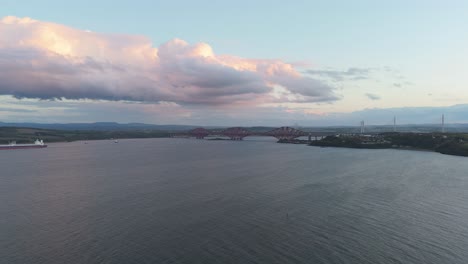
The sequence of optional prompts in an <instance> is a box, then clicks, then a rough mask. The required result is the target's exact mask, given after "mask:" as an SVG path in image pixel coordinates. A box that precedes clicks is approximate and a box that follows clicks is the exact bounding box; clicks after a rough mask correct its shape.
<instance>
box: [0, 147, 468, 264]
mask: <svg viewBox="0 0 468 264" xmlns="http://www.w3.org/2000/svg"><path fill="white" fill-rule="evenodd" d="M0 263H21V264H25V263H26V264H28V263H34V264H36V263H47V264H51V263H125V264H128V263H139V264H140V263H359V264H362V263H369V264H371V263H372V264H375V263H434V264H445V263H447V264H449V263H450V264H454V263H460V264H462V263H463V264H466V263H468V158H463V157H455V156H447V155H441V154H438V153H431V152H418V151H401V150H356V149H344V148H318V147H309V146H305V145H289V144H276V143H275V142H274V141H271V140H266V141H265V140H260V139H251V140H246V141H242V142H240V141H235V142H231V141H209V140H191V139H139V140H137V139H134V140H120V141H119V143H118V144H116V143H114V142H113V141H89V142H87V144H84V143H83V142H72V143H56V144H50V145H49V147H48V148H46V149H30V150H14V151H2V152H0Z"/></svg>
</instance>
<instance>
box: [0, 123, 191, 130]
mask: <svg viewBox="0 0 468 264" xmlns="http://www.w3.org/2000/svg"><path fill="white" fill-rule="evenodd" d="M0 127H28V128H41V129H57V130H98V131H112V130H115V131H117V130H118V131H125V130H161V131H183V130H190V129H193V128H196V126H188V125H152V124H143V123H129V124H120V123H115V122H97V123H67V124H59V123H57V124H41V123H4V122H0Z"/></svg>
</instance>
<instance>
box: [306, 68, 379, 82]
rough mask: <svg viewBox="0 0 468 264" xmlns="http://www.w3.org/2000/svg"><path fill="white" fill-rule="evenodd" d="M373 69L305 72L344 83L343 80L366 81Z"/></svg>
mask: <svg viewBox="0 0 468 264" xmlns="http://www.w3.org/2000/svg"><path fill="white" fill-rule="evenodd" d="M372 70H373V69H371V68H356V67H352V68H349V69H347V70H345V71H337V70H307V71H306V73H308V74H310V75H313V76H319V77H326V78H330V79H332V80H334V81H344V80H367V79H369V74H370V73H371V71H372Z"/></svg>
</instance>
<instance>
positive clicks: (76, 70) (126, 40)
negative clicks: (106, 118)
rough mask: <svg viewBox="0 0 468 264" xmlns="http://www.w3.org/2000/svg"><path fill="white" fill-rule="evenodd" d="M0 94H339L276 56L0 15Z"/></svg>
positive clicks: (224, 98) (221, 100) (241, 98)
mask: <svg viewBox="0 0 468 264" xmlns="http://www.w3.org/2000/svg"><path fill="white" fill-rule="evenodd" d="M277 88H280V89H281V90H282V93H281V94H278V93H277V92H276V91H277V90H278V89H277ZM0 94H3V95H13V96H15V97H17V98H41V99H60V98H67V99H103V100H109V101H119V100H124V101H140V102H173V103H177V104H205V105H230V104H242V103H244V104H261V103H275V102H283V103H284V102H323V101H334V100H337V99H338V98H339V97H338V96H337V95H336V94H335V93H334V89H333V87H331V86H329V85H328V84H326V83H324V82H322V81H319V80H316V79H312V78H310V77H305V76H303V75H301V74H300V73H299V72H298V71H297V70H296V69H295V68H294V66H293V65H292V64H289V63H286V62H283V61H280V60H268V59H247V58H241V57H237V56H232V55H217V54H215V52H214V51H213V49H212V47H211V46H209V45H208V44H206V43H197V44H189V43H187V42H185V41H183V40H180V39H173V40H171V41H169V42H167V43H164V44H162V45H160V46H159V47H158V48H156V47H154V45H153V44H152V43H151V41H150V40H149V39H148V38H146V37H143V36H132V35H112V34H102V33H95V32H89V31H84V30H78V29H74V28H70V27H67V26H64V25H59V24H55V23H49V22H42V21H37V20H33V19H30V18H16V17H5V18H3V19H1V20H0Z"/></svg>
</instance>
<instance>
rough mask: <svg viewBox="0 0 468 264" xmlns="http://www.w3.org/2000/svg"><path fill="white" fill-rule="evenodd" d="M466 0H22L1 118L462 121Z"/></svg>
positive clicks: (3, 57) (4, 44)
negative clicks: (394, 119) (444, 116)
mask: <svg viewBox="0 0 468 264" xmlns="http://www.w3.org/2000/svg"><path fill="white" fill-rule="evenodd" d="M467 13H468V2H466V1H455V0H453V1H435V0H434V1H430V0H429V1H428V0H426V1H419V0H414V1H400V0H395V1H370V0H356V1H333V0H331V1H311V0H309V1H287V2H286V1H271V0H270V1H260V0H258V1H243V0H240V1H177V0H174V1H149V0H134V1H107V0H101V1H88V0H81V1H54V0H42V1H21V0H14V1H13V0H2V4H1V8H0V121H4V122H41V123H57V122H59V123H63V122H67V123H68V122H99V121H115V122H121V123H131V122H144V123H153V124H190V125H226V126H231V125H232V126H237V125H240V126H243V125H271V126H280V125H293V124H294V125H303V126H315V125H316V126H320V125H358V124H359V122H360V121H361V120H365V121H366V122H367V123H370V124H377V125H379V124H381V125H382V124H383V125H386V124H391V123H392V122H393V121H392V120H393V117H394V116H397V119H398V121H399V122H401V123H407V124H408V123H412V124H414V123H437V122H440V117H441V115H442V114H445V115H446V120H447V122H449V123H467V122H468V90H467V85H468V74H466V73H465V71H466V70H467V69H468V67H467V66H468V49H466V47H467V46H468V35H467V34H466V28H468V17H466V14H467Z"/></svg>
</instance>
